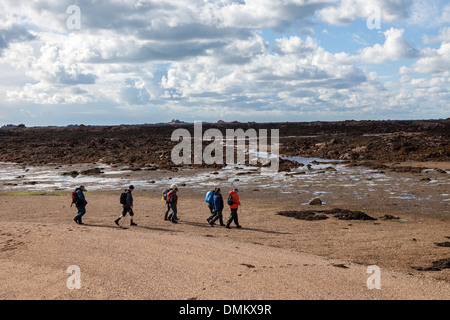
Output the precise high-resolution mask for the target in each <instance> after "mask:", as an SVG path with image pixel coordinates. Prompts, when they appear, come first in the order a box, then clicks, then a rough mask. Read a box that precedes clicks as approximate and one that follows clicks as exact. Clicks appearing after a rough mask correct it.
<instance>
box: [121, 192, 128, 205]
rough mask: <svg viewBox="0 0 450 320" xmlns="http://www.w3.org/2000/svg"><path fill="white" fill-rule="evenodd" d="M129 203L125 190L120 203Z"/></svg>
mask: <svg viewBox="0 0 450 320" xmlns="http://www.w3.org/2000/svg"><path fill="white" fill-rule="evenodd" d="M126 203H127V192H126V191H124V192H122V194H121V195H120V204H126Z"/></svg>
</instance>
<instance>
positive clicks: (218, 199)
mask: <svg viewBox="0 0 450 320" xmlns="http://www.w3.org/2000/svg"><path fill="white" fill-rule="evenodd" d="M213 206H214V216H213V217H212V219H210V221H208V222H209V224H210V225H211V227H213V226H214V223H215V222H216V221H217V220H219V222H220V225H221V226H224V225H225V224H224V223H223V217H222V210H223V208H224V205H223V197H222V194H221V193H220V188H216V189H215V192H214V196H213Z"/></svg>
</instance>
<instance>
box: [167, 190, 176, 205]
mask: <svg viewBox="0 0 450 320" xmlns="http://www.w3.org/2000/svg"><path fill="white" fill-rule="evenodd" d="M174 196H175V192H174V191H173V190H170V191H169V192H168V193H167V200H166V202H167V203H173V202H175V198H174Z"/></svg>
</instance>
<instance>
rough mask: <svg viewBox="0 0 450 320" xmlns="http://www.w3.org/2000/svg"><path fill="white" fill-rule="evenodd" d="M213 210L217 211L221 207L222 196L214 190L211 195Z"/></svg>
mask: <svg viewBox="0 0 450 320" xmlns="http://www.w3.org/2000/svg"><path fill="white" fill-rule="evenodd" d="M213 205H214V210H215V211H219V210H222V209H223V197H222V195H221V194H220V193H218V192H215V193H214V196H213Z"/></svg>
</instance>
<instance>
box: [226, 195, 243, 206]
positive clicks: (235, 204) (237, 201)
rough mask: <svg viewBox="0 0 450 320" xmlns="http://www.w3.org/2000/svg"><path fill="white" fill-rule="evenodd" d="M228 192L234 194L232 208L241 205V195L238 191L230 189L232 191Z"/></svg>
mask: <svg viewBox="0 0 450 320" xmlns="http://www.w3.org/2000/svg"><path fill="white" fill-rule="evenodd" d="M228 194H232V197H233V202H234V203H233V204H232V205H231V206H230V208H231V209H237V208H238V207H239V206H240V205H241V203H240V202H239V196H238V194H237V193H236V192H234V191H230V192H228Z"/></svg>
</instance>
